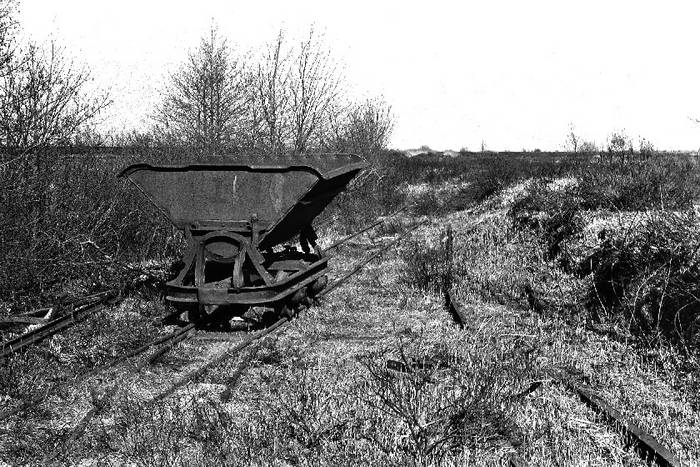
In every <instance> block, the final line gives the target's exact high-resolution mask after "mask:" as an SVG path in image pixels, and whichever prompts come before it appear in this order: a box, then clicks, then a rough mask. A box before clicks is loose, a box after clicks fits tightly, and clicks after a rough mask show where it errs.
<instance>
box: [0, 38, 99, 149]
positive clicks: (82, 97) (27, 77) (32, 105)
mask: <svg viewBox="0 0 700 467" xmlns="http://www.w3.org/2000/svg"><path fill="white" fill-rule="evenodd" d="M18 55H20V54H18ZM12 62H13V63H12V64H10V65H8V66H9V67H10V68H11V69H10V70H9V71H8V72H7V73H6V74H5V75H4V76H2V77H0V144H2V145H4V146H6V147H7V146H9V147H15V148H20V149H24V150H31V149H34V148H38V147H42V146H47V145H52V144H65V143H67V142H69V141H70V139H71V138H72V137H73V136H75V135H76V134H77V132H78V131H79V130H80V128H81V127H82V126H83V125H85V124H86V123H88V122H89V121H91V120H93V119H94V118H95V117H96V116H97V115H98V114H99V113H100V111H102V110H103V109H104V108H105V107H106V106H108V105H109V104H110V100H109V98H108V96H107V95H106V94H103V95H99V96H88V95H87V93H86V88H87V86H88V84H89V82H90V81H91V76H90V72H89V71H87V70H86V69H77V68H75V66H74V65H73V63H72V62H70V61H69V60H67V59H65V58H64V57H63V54H62V51H61V50H59V49H57V48H56V47H55V46H54V45H53V44H52V45H51V46H50V48H49V50H48V51H44V50H42V49H41V48H39V47H38V46H36V45H30V46H29V47H28V48H27V50H26V52H24V53H22V54H21V56H19V57H18V58H13V60H12Z"/></svg>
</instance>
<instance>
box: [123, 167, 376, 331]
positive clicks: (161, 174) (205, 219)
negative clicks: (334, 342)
mask: <svg viewBox="0 0 700 467" xmlns="http://www.w3.org/2000/svg"><path fill="white" fill-rule="evenodd" d="M365 166H366V163H365V162H364V161H363V160H362V159H361V158H360V157H358V156H355V155H341V154H322V155H313V156H312V155H306V156H293V157H291V156H284V157H273V158H270V157H260V156H257V157H254V156H235V157H234V156H232V157H210V158H206V159H197V160H196V161H192V162H191V163H185V164H180V165H152V164H135V165H131V166H129V167H127V168H126V169H124V170H123V171H122V172H121V174H120V176H123V177H127V178H128V179H129V180H130V181H131V182H132V183H134V184H135V185H136V186H137V187H138V188H139V189H140V190H141V192H143V194H144V195H145V196H147V197H148V198H149V199H150V201H151V202H152V203H153V204H155V206H157V207H158V208H159V209H160V210H161V211H162V212H163V213H164V214H165V215H166V216H167V217H168V219H170V221H171V222H172V224H173V225H174V226H175V227H177V228H178V229H181V230H182V231H183V232H184V234H185V236H186V238H187V241H188V245H189V249H188V252H187V254H186V256H185V258H184V266H183V267H182V269H181V270H180V273H179V274H178V275H177V277H175V278H174V279H173V280H171V281H169V282H168V283H167V289H166V290H167V296H166V298H167V300H168V301H170V302H172V303H174V304H175V305H178V306H180V307H184V308H186V309H187V310H188V311H189V317H190V319H191V320H194V321H196V320H198V319H200V318H201V314H202V312H205V311H206V312H212V311H213V310H215V309H217V308H222V309H226V310H233V311H236V312H240V311H241V310H245V309H247V308H249V307H251V306H262V307H266V308H270V309H272V310H274V311H275V312H277V313H278V314H282V315H290V314H292V313H293V311H294V309H295V308H297V307H298V306H299V304H301V303H304V302H305V301H307V300H308V297H313V296H314V295H316V294H318V293H319V292H320V291H321V290H322V289H323V288H324V287H325V285H326V283H327V277H326V275H325V274H326V271H327V267H328V260H329V257H328V256H327V255H325V254H324V253H323V252H322V251H321V250H320V248H318V247H317V246H316V244H315V233H314V232H313V229H312V227H311V225H312V222H313V220H314V219H315V218H316V216H318V215H319V214H320V213H321V212H322V211H323V210H324V209H325V208H326V206H327V205H328V204H329V203H330V202H331V200H332V199H333V198H334V197H335V196H336V195H338V194H339V193H340V192H342V191H343V190H344V189H345V188H346V186H347V185H348V183H349V182H350V181H351V180H352V179H353V178H354V177H355V176H356V175H357V174H358V173H359V172H360V171H361V170H362V169H363V168H364V167H365ZM297 236H299V243H300V245H299V246H300V247H301V249H299V248H297V246H296V244H293V243H292V242H293V241H294V239H295V238H296V237H297Z"/></svg>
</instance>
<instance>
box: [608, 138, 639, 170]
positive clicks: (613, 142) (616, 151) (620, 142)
mask: <svg viewBox="0 0 700 467" xmlns="http://www.w3.org/2000/svg"><path fill="white" fill-rule="evenodd" d="M633 151H634V150H633V148H632V140H630V139H629V137H628V136H627V135H626V134H625V132H624V131H614V132H612V133H611V134H610V136H608V155H609V157H610V161H612V160H613V158H614V156H617V157H618V159H619V160H620V162H621V163H622V164H624V163H625V156H627V154H632V153H633Z"/></svg>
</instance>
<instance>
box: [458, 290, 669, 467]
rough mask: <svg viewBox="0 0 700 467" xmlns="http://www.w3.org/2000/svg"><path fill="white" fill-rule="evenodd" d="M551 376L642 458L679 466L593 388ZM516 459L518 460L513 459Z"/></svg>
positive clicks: (462, 321)
mask: <svg viewBox="0 0 700 467" xmlns="http://www.w3.org/2000/svg"><path fill="white" fill-rule="evenodd" d="M445 296H446V299H447V307H448V309H449V310H450V311H451V312H452V315H453V317H454V319H455V321H456V322H457V323H458V324H459V325H460V326H461V327H464V325H465V324H466V319H467V316H466V313H465V312H464V307H462V305H461V304H460V303H459V302H457V301H456V300H455V299H454V294H453V292H452V290H450V291H448V292H447V293H446V294H445ZM551 376H552V379H553V380H554V381H557V382H558V383H560V384H562V385H563V386H564V387H566V388H567V389H569V390H570V391H571V392H573V393H575V394H577V395H578V396H579V398H580V399H581V400H582V401H583V402H584V403H585V404H586V405H588V406H589V407H590V408H591V409H593V411H595V412H596V413H598V414H599V415H601V416H602V418H604V419H605V421H606V422H608V424H609V425H611V426H612V427H613V428H614V429H617V430H618V431H621V432H622V433H623V434H624V436H626V437H627V438H628V439H630V440H632V441H634V442H635V443H636V448H637V449H636V450H637V452H638V454H639V455H640V457H641V458H642V460H645V461H647V462H648V461H653V462H655V463H656V464H658V465H660V466H663V467H679V466H680V465H682V464H681V462H680V460H679V458H678V456H676V455H675V454H674V453H673V452H672V451H671V450H670V449H668V448H667V447H666V446H664V445H663V444H661V443H660V442H659V441H658V440H657V439H656V438H654V437H653V436H652V435H651V434H649V433H647V432H646V431H644V430H643V429H642V428H641V427H640V426H639V425H637V424H636V423H634V422H632V421H631V420H629V419H628V418H627V417H625V416H624V415H623V414H622V413H621V412H620V411H619V410H617V409H616V408H615V407H613V405H612V404H610V403H609V402H607V401H606V400H605V399H603V398H602V397H600V396H599V395H598V394H596V392H595V391H594V390H593V389H592V388H589V387H586V386H583V385H581V384H578V383H576V382H574V381H573V380H572V379H571V378H569V377H567V376H565V375H563V374H561V373H558V374H552V375H551ZM538 387H539V386H538ZM516 456H517V455H516ZM513 459H514V457H511V459H510V460H509V462H510V463H511V465H516V464H513ZM518 459H519V458H518ZM516 462H518V461H517V460H516ZM521 465H522V464H521Z"/></svg>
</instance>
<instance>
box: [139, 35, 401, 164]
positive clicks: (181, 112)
mask: <svg viewBox="0 0 700 467" xmlns="http://www.w3.org/2000/svg"><path fill="white" fill-rule="evenodd" d="M344 96H345V87H344V81H343V76H342V73H341V70H340V67H339V64H338V63H337V62H336V61H335V60H334V59H333V57H332V54H331V52H330V50H329V49H328V48H327V47H326V46H325V44H324V42H323V40H322V37H321V36H320V35H319V34H318V33H317V32H316V31H315V30H314V29H313V28H312V29H310V30H309V33H308V35H307V36H306V37H305V38H304V39H303V40H301V41H299V42H298V43H296V44H291V43H290V41H289V40H288V39H287V38H286V37H285V34H284V32H283V31H280V33H279V34H278V35H277V37H276V38H275V39H274V40H273V41H272V42H270V43H269V44H267V45H266V46H265V47H264V48H263V50H262V51H261V52H260V53H259V54H257V57H253V58H251V57H250V56H249V55H242V54H239V53H237V52H236V51H235V50H234V49H233V48H232V47H231V46H229V43H228V41H227V40H226V39H225V38H222V37H221V36H220V35H219V33H218V32H217V30H216V29H215V28H212V29H211V31H210V32H209V34H207V35H206V36H205V37H203V38H202V39H201V42H200V44H199V47H197V48H196V49H194V50H192V51H191V52H190V53H189V55H188V58H187V60H186V61H185V62H184V63H183V64H182V65H181V66H180V68H179V69H178V70H177V71H175V72H174V73H172V74H171V76H170V80H169V82H168V84H167V85H166V86H165V88H164V90H163V99H162V102H161V104H160V106H159V107H158V108H157V109H156V111H155V113H154V116H153V120H154V126H153V128H152V130H151V133H152V143H153V144H168V145H176V146H188V147H195V148H198V149H201V150H203V151H205V152H211V153H214V152H220V151H223V150H228V149H246V150H255V151H259V152H264V153H284V152H289V153H303V152H308V151H342V152H358V153H362V154H364V155H372V154H375V153H377V152H378V151H379V150H381V149H383V148H385V147H386V145H387V143H388V140H389V136H390V134H391V131H392V128H393V115H392V112H391V107H390V106H389V105H388V104H387V103H386V102H384V101H383V100H381V99H366V100H364V101H362V102H351V101H349V100H348V99H346V98H345V97H344Z"/></svg>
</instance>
